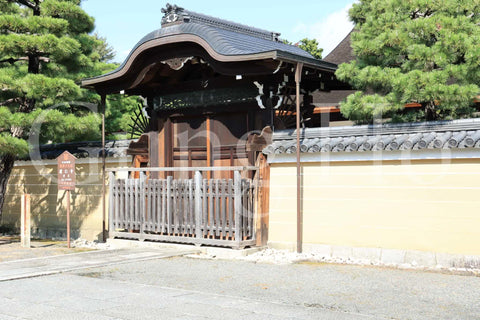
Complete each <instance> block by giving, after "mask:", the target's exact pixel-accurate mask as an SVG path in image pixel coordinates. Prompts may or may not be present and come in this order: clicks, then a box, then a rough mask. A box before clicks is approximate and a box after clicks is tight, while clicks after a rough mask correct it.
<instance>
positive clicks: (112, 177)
mask: <svg viewBox="0 0 480 320" xmlns="http://www.w3.org/2000/svg"><path fill="white" fill-rule="evenodd" d="M114 184H115V172H110V173H109V174H108V185H109V187H108V192H109V194H108V233H109V235H108V237H109V238H111V237H112V233H113V232H115V223H117V221H115V220H114V215H113V212H114V211H113V210H114V204H113V203H114V201H113V199H114V195H113V187H114Z"/></svg>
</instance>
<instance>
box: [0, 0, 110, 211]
mask: <svg viewBox="0 0 480 320" xmlns="http://www.w3.org/2000/svg"><path fill="white" fill-rule="evenodd" d="M0 13H1V15H0V215H1V210H2V207H3V202H4V199H5V190H6V184H7V181H8V178H9V176H10V173H11V171H12V168H13V164H14V161H15V159H16V158H18V157H22V156H25V155H26V154H27V153H28V151H29V146H28V143H27V138H28V135H29V132H30V128H31V125H32V123H33V121H34V120H35V119H36V118H37V117H38V116H39V115H40V114H41V113H42V111H43V110H45V109H47V108H48V107H51V106H52V105H54V104H56V103H59V102H65V101H74V100H82V101H90V102H98V96H96V95H95V94H93V93H91V92H87V91H86V90H81V89H80V88H79V86H78V85H77V84H76V82H77V81H79V80H80V79H82V78H85V77H91V76H94V75H98V74H100V73H103V72H106V71H109V70H111V69H112V66H111V65H108V64H106V63H102V58H104V57H105V56H108V55H105V54H103V55H102V54H101V53H100V50H99V48H101V47H102V44H103V43H104V41H103V40H102V39H100V38H99V37H95V36H92V35H90V33H91V32H92V30H93V27H94V20H93V18H92V17H90V16H89V15H88V14H86V13H85V12H84V11H83V10H82V9H81V8H80V0H0ZM43 115H44V116H45V120H44V123H43V125H42V131H41V133H40V141H43V142H45V141H49V140H51V141H54V142H64V141H68V140H73V139H75V138H79V137H80V138H82V139H98V138H99V130H98V129H99V118H98V117H97V116H96V115H93V114H91V113H89V112H87V111H85V110H80V109H76V108H75V107H73V106H68V105H66V106H64V107H62V108H58V109H55V110H51V111H48V112H47V113H46V114H45V113H44V114H43Z"/></svg>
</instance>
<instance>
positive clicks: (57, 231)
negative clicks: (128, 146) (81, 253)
mask: <svg viewBox="0 0 480 320" xmlns="http://www.w3.org/2000/svg"><path fill="white" fill-rule="evenodd" d="M130 162H131V160H130V158H126V157H125V158H109V159H107V168H109V167H112V168H113V167H125V166H129V165H130ZM56 173H57V165H56V160H45V161H43V162H42V164H39V165H36V166H35V165H34V164H33V163H32V162H30V161H19V162H17V163H16V165H15V168H14V170H13V172H12V176H11V178H10V180H9V183H8V187H7V198H6V201H5V205H4V209H3V215H2V220H1V223H2V224H9V225H13V226H14V227H15V228H16V229H19V228H20V210H21V209H20V208H21V207H20V203H21V196H22V195H23V194H24V193H29V194H30V195H31V234H32V237H35V238H43V239H45V238H57V239H66V230H67V229H66V219H67V216H66V215H67V213H66V202H67V200H66V197H65V196H66V193H65V191H58V190H57V183H56V181H55V179H56ZM76 175H77V185H76V186H77V187H76V189H75V191H72V192H71V198H70V199H71V236H72V239H77V238H82V239H87V240H89V241H93V240H99V239H100V238H101V234H102V221H103V214H102V164H101V159H97V158H89V159H80V160H77V162H76ZM107 178H108V175H107ZM106 199H107V204H106V206H107V222H106V223H107V224H106V225H107V227H108V185H107V190H106Z"/></svg>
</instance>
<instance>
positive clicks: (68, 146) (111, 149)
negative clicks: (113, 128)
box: [40, 140, 133, 159]
mask: <svg viewBox="0 0 480 320" xmlns="http://www.w3.org/2000/svg"><path fill="white" fill-rule="evenodd" d="M132 141H133V140H117V141H107V142H106V143H105V155H106V156H107V157H109V158H110V157H114V158H117V157H126V156H127V149H128V146H129V144H130V142H132ZM65 150H66V151H68V152H70V153H71V154H73V155H74V156H75V157H77V159H80V158H99V157H101V156H102V143H101V142H100V141H85V142H71V143H59V144H47V145H42V146H40V154H41V158H42V159H56V158H57V157H58V156H59V155H60V154H62V153H63V152H64V151H65Z"/></svg>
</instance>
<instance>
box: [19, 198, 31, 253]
mask: <svg viewBox="0 0 480 320" xmlns="http://www.w3.org/2000/svg"><path fill="white" fill-rule="evenodd" d="M21 206H22V209H21V214H22V217H21V219H20V220H21V228H22V229H21V243H22V247H24V248H30V195H29V194H24V195H22V205H21Z"/></svg>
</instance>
